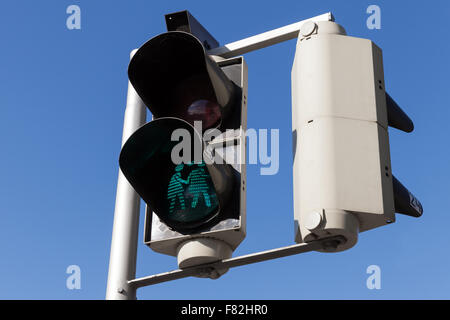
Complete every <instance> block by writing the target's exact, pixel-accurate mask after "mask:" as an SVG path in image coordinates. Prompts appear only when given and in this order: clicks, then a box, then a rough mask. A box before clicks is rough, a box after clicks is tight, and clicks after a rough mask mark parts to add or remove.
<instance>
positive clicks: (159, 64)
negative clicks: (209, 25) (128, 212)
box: [119, 11, 247, 276]
mask: <svg viewBox="0 0 450 320" xmlns="http://www.w3.org/2000/svg"><path fill="white" fill-rule="evenodd" d="M166 21H167V25H168V32H167V33H163V34H160V35H157V36H156V37H154V38H152V39H150V40H149V41H147V42H146V43H145V44H144V45H142V46H141V47H140V48H139V49H138V50H137V51H136V53H135V54H134V56H133V58H132V60H131V61H130V64H129V67H128V76H129V80H130V83H131V84H132V85H133V87H134V89H135V90H136V92H137V93H138V95H139V96H140V97H141V99H142V101H143V102H144V104H145V105H146V106H147V107H148V109H149V110H150V111H151V113H152V115H153V121H151V122H149V123H147V124H145V125H144V126H142V127H141V128H139V129H138V130H137V131H136V132H135V133H134V134H132V135H131V136H130V138H129V139H128V140H127V141H126V143H125V144H124V146H123V147H122V150H121V153H120V158H119V164H120V168H121V170H122V172H123V174H124V175H125V177H126V178H127V180H128V181H129V183H130V184H131V185H132V186H133V188H134V189H135V190H136V192H137V193H138V194H139V195H140V197H141V198H142V199H143V200H144V201H145V202H146V204H147V213H146V223H145V224H146V226H145V234H144V241H145V243H146V244H147V245H149V246H150V248H152V249H154V250H155V251H157V252H161V253H165V254H169V255H174V256H178V262H179V265H180V267H187V266H191V265H194V264H200V263H206V262H210V261H213V260H220V259H224V258H229V257H230V256H231V253H232V251H233V250H234V249H235V248H236V247H237V246H238V245H239V243H240V242H241V241H242V240H243V239H244V237H245V130H246V112H247V111H246V110H247V109H246V107H247V106H246V100H247V69H246V65H245V62H244V59H243V58H242V57H235V58H231V59H221V58H219V57H213V56H210V55H208V53H207V50H206V47H208V48H211V45H218V43H217V41H215V39H214V38H212V36H211V35H209V33H207V31H206V30H204V28H203V27H201V26H200V25H199V24H198V22H197V21H196V20H195V19H194V18H193V17H192V16H191V15H190V14H189V13H188V12H187V11H183V12H179V13H175V14H171V15H168V16H166ZM179 30H183V31H179ZM192 30H197V31H196V32H197V33H196V34H192V33H191V32H192ZM199 30H200V31H199ZM185 31H189V32H185ZM211 241H212V242H213V243H212V242H211ZM211 243H212V244H211ZM193 246H194V247H196V249H195V250H192V248H193ZM208 246H213V247H216V249H214V250H212V251H214V252H211V251H208V250H206V249H207V248H206V247H208ZM205 250H206V251H208V252H205ZM209 276H211V275H209ZM216 276H217V275H216Z"/></svg>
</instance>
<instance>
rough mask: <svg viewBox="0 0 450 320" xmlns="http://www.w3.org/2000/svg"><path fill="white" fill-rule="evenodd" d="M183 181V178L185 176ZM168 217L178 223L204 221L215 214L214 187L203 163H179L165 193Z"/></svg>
mask: <svg viewBox="0 0 450 320" xmlns="http://www.w3.org/2000/svg"><path fill="white" fill-rule="evenodd" d="M186 175H187V178H186V179H183V176H186ZM167 201H168V206H169V208H168V216H169V217H170V219H171V220H176V221H179V222H192V221H197V220H201V219H204V218H205V217H207V216H209V215H211V214H214V213H215V212H217V210H218V207H219V203H218V201H217V196H216V192H215V189H214V185H213V183H212V181H211V177H210V175H209V174H208V173H207V170H206V165H205V162H203V161H202V162H200V163H198V164H196V163H193V162H191V163H188V164H187V165H185V164H183V163H181V164H179V165H177V166H176V167H175V173H174V174H173V175H172V177H171V178H170V181H169V186H168V191H167Z"/></svg>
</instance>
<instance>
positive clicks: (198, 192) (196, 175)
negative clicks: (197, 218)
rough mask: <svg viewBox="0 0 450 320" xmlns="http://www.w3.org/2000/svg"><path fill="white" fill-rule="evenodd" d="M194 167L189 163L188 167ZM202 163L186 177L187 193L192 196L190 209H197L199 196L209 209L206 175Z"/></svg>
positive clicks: (207, 176) (209, 201)
mask: <svg viewBox="0 0 450 320" xmlns="http://www.w3.org/2000/svg"><path fill="white" fill-rule="evenodd" d="M192 165H194V164H193V163H190V164H189V166H192ZM205 169H206V166H205V163H204V162H201V163H198V164H196V168H195V169H193V170H192V171H191V173H190V174H189V177H188V183H189V187H188V193H190V194H191V195H192V196H193V199H192V202H191V208H195V207H197V203H198V200H199V198H200V196H203V198H204V199H205V203H206V206H207V207H211V198H210V196H209V193H208V181H207V179H208V178H209V175H208V173H207V172H206V171H205Z"/></svg>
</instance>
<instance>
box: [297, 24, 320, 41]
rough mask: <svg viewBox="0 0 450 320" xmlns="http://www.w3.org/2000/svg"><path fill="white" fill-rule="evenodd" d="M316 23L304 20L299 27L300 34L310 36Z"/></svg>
mask: <svg viewBox="0 0 450 320" xmlns="http://www.w3.org/2000/svg"><path fill="white" fill-rule="evenodd" d="M316 27H317V25H316V24H315V22H313V21H308V22H305V23H304V24H303V25H302V27H301V28H300V34H301V35H302V36H304V37H308V36H310V35H311V34H312V33H313V32H314V31H315V30H316Z"/></svg>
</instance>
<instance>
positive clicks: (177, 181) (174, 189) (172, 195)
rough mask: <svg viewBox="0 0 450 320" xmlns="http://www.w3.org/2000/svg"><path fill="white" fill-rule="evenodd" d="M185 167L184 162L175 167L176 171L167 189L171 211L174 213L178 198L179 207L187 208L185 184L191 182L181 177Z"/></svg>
mask: <svg viewBox="0 0 450 320" xmlns="http://www.w3.org/2000/svg"><path fill="white" fill-rule="evenodd" d="M183 168H184V164H182V163H180V164H179V165H177V166H176V167H175V173H174V174H173V176H172V177H171V178H170V182H169V189H168V191H167V199H168V200H169V202H170V203H169V212H170V213H173V212H174V210H175V203H176V200H177V199H178V203H179V209H181V210H184V209H186V204H185V202H184V186H183V185H187V184H188V183H189V178H188V180H184V179H182V178H181V171H182V170H183Z"/></svg>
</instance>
